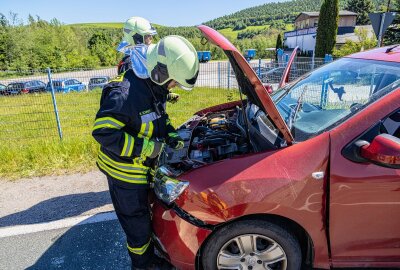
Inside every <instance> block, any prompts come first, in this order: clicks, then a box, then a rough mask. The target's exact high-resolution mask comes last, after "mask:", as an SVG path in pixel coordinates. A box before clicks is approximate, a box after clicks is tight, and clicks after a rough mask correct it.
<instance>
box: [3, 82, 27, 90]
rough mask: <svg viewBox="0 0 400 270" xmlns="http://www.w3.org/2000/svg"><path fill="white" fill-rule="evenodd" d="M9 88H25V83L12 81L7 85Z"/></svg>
mask: <svg viewBox="0 0 400 270" xmlns="http://www.w3.org/2000/svg"><path fill="white" fill-rule="evenodd" d="M7 88H8V89H14V90H16V89H23V88H24V85H23V84H22V83H10V84H9V85H8V86H7Z"/></svg>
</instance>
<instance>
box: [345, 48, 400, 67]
mask: <svg viewBox="0 0 400 270" xmlns="http://www.w3.org/2000/svg"><path fill="white" fill-rule="evenodd" d="M395 46H396V45H391V46H387V47H382V48H376V49H372V50H368V51H365V52H359V53H355V54H351V55H349V56H346V57H347V58H357V59H367V60H379V61H386V62H397V63H400V44H397V47H395ZM390 48H393V49H392V50H389V49H390Z"/></svg>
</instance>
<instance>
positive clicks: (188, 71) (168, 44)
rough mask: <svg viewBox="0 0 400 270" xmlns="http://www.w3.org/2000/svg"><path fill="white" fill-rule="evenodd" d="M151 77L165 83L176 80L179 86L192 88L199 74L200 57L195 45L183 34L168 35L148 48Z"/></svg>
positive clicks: (148, 66) (157, 81) (187, 88)
mask: <svg viewBox="0 0 400 270" xmlns="http://www.w3.org/2000/svg"><path fill="white" fill-rule="evenodd" d="M146 58H147V63H146V65H147V71H148V73H149V75H150V79H151V80H152V81H153V82H154V83H156V84H158V85H163V84H165V83H167V82H169V81H170V80H175V81H176V82H177V84H178V86H179V87H181V88H183V89H185V90H191V89H192V88H193V87H194V84H195V83H196V80H197V76H198V74H199V59H198V58H197V52H196V49H195V48H194V47H193V45H192V44H191V43H190V42H189V41H188V40H186V39H185V38H183V37H181V36H174V35H173V36H166V37H164V38H162V39H161V40H160V41H159V42H158V43H157V44H152V45H150V46H149V48H148V50H147V57H146Z"/></svg>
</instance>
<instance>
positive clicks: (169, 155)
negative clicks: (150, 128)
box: [159, 103, 285, 175]
mask: <svg viewBox="0 0 400 270" xmlns="http://www.w3.org/2000/svg"><path fill="white" fill-rule="evenodd" d="M245 108H246V109H244V110H243V109H242V107H239V106H236V107H234V108H231V109H226V110H221V111H218V112H208V113H205V114H204V115H195V116H193V117H192V118H191V119H189V120H188V121H187V122H185V123H184V124H182V125H181V126H180V127H179V128H178V129H177V132H178V134H179V136H180V137H181V138H182V139H183V141H184V147H183V148H182V149H180V150H175V149H172V148H169V147H168V146H167V147H166V148H165V149H164V151H163V152H162V154H161V155H160V159H159V166H164V167H165V168H166V167H167V168H168V170H170V171H171V173H172V174H174V175H179V174H181V173H183V172H185V171H187V170H190V169H193V168H197V167H200V166H203V165H205V164H209V163H213V162H216V161H219V160H223V159H227V158H231V157H233V156H238V155H243V154H246V153H249V152H260V151H264V150H272V149H277V148H280V147H282V146H284V145H285V141H284V140H283V139H282V136H281V134H280V133H279V131H278V130H277V129H276V128H275V127H274V126H273V125H272V123H271V120H270V119H269V117H268V115H266V114H265V113H264V112H263V111H262V110H260V108H259V107H258V106H256V105H254V104H250V103H248V104H247V106H245ZM243 111H245V112H246V113H243Z"/></svg>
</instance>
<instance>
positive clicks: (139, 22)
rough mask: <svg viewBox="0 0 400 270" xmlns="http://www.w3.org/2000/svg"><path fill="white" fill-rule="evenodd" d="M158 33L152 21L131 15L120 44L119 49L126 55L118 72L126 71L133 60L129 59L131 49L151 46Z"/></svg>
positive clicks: (125, 25) (120, 63)
mask: <svg viewBox="0 0 400 270" xmlns="http://www.w3.org/2000/svg"><path fill="white" fill-rule="evenodd" d="M155 35H157V31H156V29H155V28H154V27H153V26H152V25H151V24H150V22H149V21H148V20H146V19H144V18H142V17H131V18H129V19H128V20H127V21H126V22H125V24H124V27H123V39H122V42H121V43H120V44H119V45H118V48H117V50H118V51H119V52H122V53H124V54H125V55H124V57H123V58H122V60H121V61H120V62H119V64H118V74H120V73H122V72H124V71H126V70H127V69H128V68H129V67H130V65H131V61H130V59H129V57H130V55H131V49H132V48H133V47H138V48H137V49H140V52H142V51H144V50H141V49H142V48H145V47H146V46H149V45H150V44H151V43H152V41H153V36H155Z"/></svg>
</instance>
